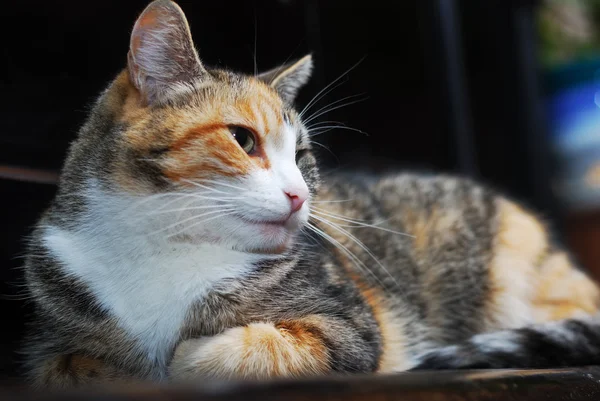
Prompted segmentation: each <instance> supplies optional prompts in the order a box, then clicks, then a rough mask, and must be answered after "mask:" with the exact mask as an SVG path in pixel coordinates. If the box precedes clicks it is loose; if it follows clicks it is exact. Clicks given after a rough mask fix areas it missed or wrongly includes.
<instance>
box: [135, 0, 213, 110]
mask: <svg viewBox="0 0 600 401" xmlns="http://www.w3.org/2000/svg"><path fill="white" fill-rule="evenodd" d="M127 67H128V70H129V76H130V79H131V82H132V83H133V85H135V87H136V88H137V89H138V90H139V91H140V93H141V94H142V98H143V99H144V100H145V101H146V102H147V103H156V102H161V101H162V100H164V99H163V98H164V97H165V96H166V95H167V94H168V92H169V90H170V89H173V88H175V87H177V86H178V85H181V84H184V85H185V84H186V83H189V82H191V81H194V80H197V79H198V78H201V77H202V76H204V75H206V74H207V72H206V70H205V69H204V67H203V66H202V63H201V62H200V59H199V58H198V53H196V49H195V48H194V43H193V41H192V36H191V33H190V28H189V26H188V22H187V19H186V18H185V15H184V14H183V11H182V10H181V8H179V6H178V5H177V4H175V3H174V2H172V1H171V0H156V1H153V2H152V3H150V5H148V7H146V9H145V10H144V11H143V12H142V14H141V15H140V17H139V18H138V20H137V21H136V23H135V25H134V27H133V32H132V33H131V41H130V44H129V54H128V55H127Z"/></svg>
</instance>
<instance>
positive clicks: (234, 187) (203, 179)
mask: <svg viewBox="0 0 600 401" xmlns="http://www.w3.org/2000/svg"><path fill="white" fill-rule="evenodd" d="M200 180H201V181H202V182H207V183H210V184H217V185H222V186H224V187H229V188H233V189H237V190H240V191H245V190H246V189H245V188H242V187H238V186H235V185H231V184H226V183H224V182H220V181H217V180H208V179H206V178H202V179H200Z"/></svg>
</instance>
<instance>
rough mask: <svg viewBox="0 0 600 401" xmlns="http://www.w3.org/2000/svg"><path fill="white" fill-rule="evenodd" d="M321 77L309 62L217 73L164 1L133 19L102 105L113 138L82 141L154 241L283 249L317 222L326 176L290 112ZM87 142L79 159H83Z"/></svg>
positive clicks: (77, 152)
mask: <svg viewBox="0 0 600 401" xmlns="http://www.w3.org/2000/svg"><path fill="white" fill-rule="evenodd" d="M311 69H312V59H311V57H310V56H306V57H304V58H302V59H300V60H299V61H296V62H292V63H289V64H287V65H284V66H281V67H279V68H276V69H274V70H272V71H270V72H267V73H264V74H261V75H258V76H252V75H244V74H238V73H233V72H230V71H223V70H216V69H210V68H208V67H207V66H205V65H204V64H203V63H202V61H201V60H200V58H199V56H198V53H197V52H196V50H195V47H194V44H193V42H192V38H191V35H190V30H189V27H188V23H187V21H186V18H185V16H184V14H183V12H182V10H181V9H180V8H179V6H177V5H176V4H175V3H173V2H171V1H169V0H158V1H155V2H153V3H151V4H150V5H149V6H148V7H147V8H146V9H145V10H144V11H143V13H142V14H141V16H140V17H139V19H138V20H137V22H136V23H135V26H134V28H133V32H132V35H131V42H130V49H129V54H128V66H127V70H126V71H124V72H123V73H122V74H121V75H120V76H119V77H118V78H117V80H116V81H115V82H114V83H113V85H112V87H111V89H109V90H108V91H107V93H105V95H104V96H103V98H104V100H101V103H103V104H104V106H103V107H104V109H109V110H110V114H111V116H112V117H111V118H112V119H113V120H115V121H113V123H112V124H110V128H109V131H111V132H110V133H101V135H105V138H100V139H98V138H97V137H98V136H99V135H98V134H97V133H96V131H97V129H95V130H93V131H94V132H93V133H89V132H88V133H85V132H84V133H83V134H82V138H80V139H79V142H84V143H87V150H86V151H85V152H88V153H89V154H90V155H91V154H92V153H94V152H104V153H105V154H104V156H103V157H102V160H101V161H99V162H98V163H97V164H96V165H95V169H96V170H100V171H101V174H100V175H99V176H98V177H97V178H99V179H100V182H103V183H105V184H106V183H108V184H107V186H108V187H110V192H111V194H112V195H115V196H121V195H123V196H126V197H128V199H133V200H134V201H132V202H136V203H135V204H134V206H135V205H137V204H138V202H139V207H137V206H135V207H133V208H132V209H131V210H130V212H131V216H135V217H136V218H140V217H141V218H142V220H144V219H143V217H144V214H145V215H146V216H147V217H148V219H147V220H144V222H146V221H151V222H152V225H151V226H152V230H153V232H154V233H155V234H156V235H162V236H163V237H164V238H169V240H171V241H184V242H185V241H188V242H192V243H198V242H211V243H217V244H222V245H224V246H228V247H230V248H233V249H237V250H242V251H248V252H281V251H283V250H285V249H286V248H287V247H288V246H289V245H290V243H291V241H292V240H293V238H294V237H295V235H296V234H297V233H298V231H299V230H300V228H301V227H302V226H303V225H304V224H305V223H306V222H307V219H308V207H309V203H310V201H311V197H312V196H313V195H314V190H315V188H316V185H317V180H318V174H317V170H316V163H315V159H314V157H313V156H312V154H311V152H310V141H309V138H308V133H307V130H306V128H305V127H304V125H303V124H302V121H301V120H300V116H299V115H298V113H297V112H296V111H295V110H294V109H293V106H292V103H293V101H294V98H295V96H296V93H297V91H298V90H299V89H300V88H301V87H302V86H303V85H304V84H305V83H306V82H307V80H308V79H309V76H310V73H311ZM84 131H85V130H84ZM86 135H88V136H92V135H93V136H94V138H95V139H94V141H92V140H90V139H89V138H86V137H85V136H86ZM101 135H100V136H101ZM102 141H104V142H102ZM92 142H93V143H94V145H90V143H92ZM107 142H110V145H106V143H107ZM77 146H78V145H77V144H76V145H75V146H74V148H75V150H73V151H72V155H75V156H72V158H73V157H75V158H77V155H80V156H81V154H83V153H85V152H84V151H81V150H77ZM80 147H84V146H83V145H81V146H80ZM95 148H97V149H95ZM89 163H91V162H89ZM65 171H66V169H65ZM71 173H72V172H71ZM107 177H108V178H107ZM103 185H104V184H103ZM141 224H145V223H141Z"/></svg>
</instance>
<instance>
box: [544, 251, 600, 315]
mask: <svg viewBox="0 0 600 401" xmlns="http://www.w3.org/2000/svg"><path fill="white" fill-rule="evenodd" d="M599 303H600V292H599V290H598V286H597V284H596V283H594V282H593V281H592V280H591V279H590V278H589V277H588V276H586V275H585V274H584V273H583V272H581V271H579V270H577V269H576V268H575V267H574V266H573V264H572V263H571V261H570V260H569V258H568V256H567V255H566V254H565V253H562V252H560V253H554V254H552V255H550V256H549V257H548V258H547V259H546V261H545V262H544V263H543V265H542V266H541V268H540V271H539V282H538V285H537V289H536V294H535V299H534V308H535V309H534V312H535V317H536V320H537V321H550V320H560V319H565V318H572V317H580V316H585V315H588V314H592V313H595V312H597V311H598V307H599Z"/></svg>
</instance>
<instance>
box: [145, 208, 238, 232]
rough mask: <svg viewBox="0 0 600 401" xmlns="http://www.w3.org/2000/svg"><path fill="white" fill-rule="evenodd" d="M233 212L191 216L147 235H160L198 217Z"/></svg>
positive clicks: (220, 211) (215, 211) (211, 212)
mask: <svg viewBox="0 0 600 401" xmlns="http://www.w3.org/2000/svg"><path fill="white" fill-rule="evenodd" d="M233 210H235V209H224V210H213V211H210V212H206V213H200V214H198V215H195V216H192V217H188V218H187V219H183V220H181V221H178V222H176V223H173V224H170V225H168V226H166V227H163V228H161V229H160V230H156V231H152V232H151V233H149V234H148V235H154V234H158V233H161V232H163V231H168V230H170V229H172V228H175V227H177V226H179V225H181V224H183V223H186V222H188V221H191V220H195V219H197V218H199V217H204V216H209V215H212V214H215V213H224V212H230V211H233Z"/></svg>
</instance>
